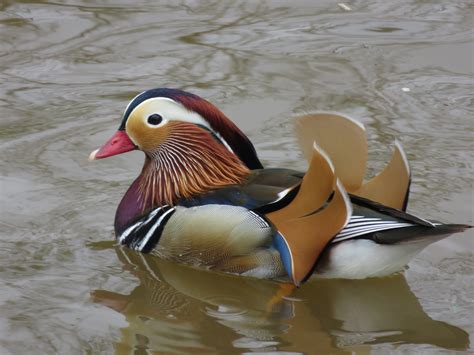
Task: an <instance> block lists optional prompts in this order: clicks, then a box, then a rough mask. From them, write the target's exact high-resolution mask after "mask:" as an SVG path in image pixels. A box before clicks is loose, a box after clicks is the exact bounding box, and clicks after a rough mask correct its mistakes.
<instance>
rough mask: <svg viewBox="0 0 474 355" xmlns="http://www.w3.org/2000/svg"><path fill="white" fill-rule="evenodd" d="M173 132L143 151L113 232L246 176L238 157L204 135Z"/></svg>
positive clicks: (189, 129)
mask: <svg viewBox="0 0 474 355" xmlns="http://www.w3.org/2000/svg"><path fill="white" fill-rule="evenodd" d="M181 128H182V129H176V130H175V131H174V132H172V134H171V135H170V136H169V138H168V139H167V140H166V141H165V142H164V143H163V144H161V145H160V147H159V148H158V149H157V150H156V151H154V152H151V153H150V152H147V153H146V158H145V162H144V164H143V169H142V171H141V173H140V175H139V176H138V177H137V179H136V180H135V181H134V182H133V183H132V185H131V186H130V187H129V189H128V190H127V192H126V193H125V195H124V197H123V198H122V201H121V202H120V204H119V206H118V209H117V213H116V215H115V232H116V234H117V235H119V234H120V233H121V232H122V231H123V230H124V229H125V228H126V227H127V226H128V225H130V224H131V223H132V222H134V221H135V220H137V219H139V218H140V217H141V216H143V215H145V214H147V213H148V212H149V211H150V210H152V209H153V208H156V207H159V206H164V205H169V206H173V205H175V204H176V203H177V202H178V201H179V200H180V199H183V198H189V197H191V196H193V195H197V194H200V193H203V192H206V191H208V190H211V189H214V188H218V187H221V186H225V185H231V184H239V183H241V182H242V181H243V180H244V179H245V178H246V177H247V176H248V174H249V173H250V171H249V169H248V168H247V167H246V166H245V165H244V164H243V163H242V161H240V160H239V158H238V157H237V156H236V155H235V154H233V153H232V152H231V151H230V150H228V149H227V148H226V147H225V146H224V145H223V144H222V143H221V142H219V141H218V140H217V139H216V138H215V137H213V136H212V135H211V134H209V133H208V132H206V131H204V130H202V129H194V128H193V127H181Z"/></svg>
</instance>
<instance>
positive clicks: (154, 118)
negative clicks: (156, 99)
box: [148, 113, 163, 126]
mask: <svg viewBox="0 0 474 355" xmlns="http://www.w3.org/2000/svg"><path fill="white" fill-rule="evenodd" d="M161 121H163V117H161V116H160V115H159V114H157V113H154V114H153V115H150V116H148V123H149V124H151V125H153V126H157V125H159V124H160V123H161Z"/></svg>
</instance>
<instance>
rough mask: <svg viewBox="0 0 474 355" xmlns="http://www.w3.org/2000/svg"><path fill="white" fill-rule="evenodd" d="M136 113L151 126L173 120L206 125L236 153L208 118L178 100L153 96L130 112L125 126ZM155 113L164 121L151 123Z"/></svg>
mask: <svg viewBox="0 0 474 355" xmlns="http://www.w3.org/2000/svg"><path fill="white" fill-rule="evenodd" d="M137 96H139V95H137ZM132 101H133V100H132ZM129 106H130V104H129ZM127 109H128V106H127ZM135 113H138V114H140V115H141V116H142V117H141V119H142V120H143V121H144V123H145V124H146V125H147V126H148V127H150V128H159V127H162V126H164V125H165V124H167V123H168V122H169V121H172V120H175V121H182V122H189V123H194V124H197V125H201V126H204V127H206V128H207V129H209V130H210V131H211V132H212V133H214V134H215V135H216V137H218V139H219V140H220V141H221V143H222V144H223V145H224V146H225V147H226V148H227V149H228V150H229V151H230V152H232V153H234V151H233V150H232V148H231V147H230V145H229V144H228V143H227V142H226V140H225V139H224V138H223V137H222V136H221V135H220V134H219V133H218V132H216V131H214V130H213V129H212V127H211V125H210V124H209V122H208V121H207V120H206V119H204V118H203V117H202V116H201V115H200V114H198V113H197V112H194V111H190V110H188V109H187V108H186V107H184V106H183V105H182V104H181V103H179V102H176V101H174V100H172V99H170V98H167V97H152V98H150V99H148V100H145V101H143V102H142V103H140V104H139V105H137V106H136V107H135V108H134V109H133V110H132V111H131V112H130V114H129V116H128V119H127V123H126V125H125V127H127V126H128V123H129V122H130V117H132V115H134V114H135ZM153 114H159V115H160V116H161V117H162V118H163V121H162V122H161V123H160V124H158V125H152V124H149V123H148V117H149V116H151V115H153Z"/></svg>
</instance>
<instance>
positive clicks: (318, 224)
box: [89, 88, 470, 285]
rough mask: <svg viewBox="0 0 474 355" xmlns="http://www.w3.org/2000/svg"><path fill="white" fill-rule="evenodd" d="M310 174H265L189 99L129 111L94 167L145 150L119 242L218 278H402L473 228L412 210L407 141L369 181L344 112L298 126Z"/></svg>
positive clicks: (222, 124) (252, 155) (242, 138)
mask: <svg viewBox="0 0 474 355" xmlns="http://www.w3.org/2000/svg"><path fill="white" fill-rule="evenodd" d="M296 121H297V129H296V133H297V136H298V140H299V143H300V146H301V149H302V151H303V153H304V155H305V156H306V158H307V160H308V162H309V167H308V170H307V171H306V172H305V173H302V172H299V171H295V170H291V169H283V168H264V167H263V166H262V163H261V162H260V160H259V158H258V156H257V153H256V150H255V148H254V146H253V144H252V143H251V141H250V140H249V139H248V138H247V136H246V135H245V134H244V133H243V132H242V131H241V130H240V129H239V128H238V127H237V126H236V125H235V124H234V123H233V122H232V121H231V120H230V119H229V118H228V117H226V115H225V114H224V113H222V112H221V111H220V110H219V109H218V108H216V107H215V106H214V105H212V104H211V103H210V102H208V101H206V100H204V99H203V98H201V97H199V96H197V95H194V94H191V93H188V92H184V91H181V90H177V89H167V88H159V89H152V90H148V91H145V92H142V93H141V94H139V95H137V96H136V97H135V98H133V99H132V101H131V102H130V103H129V104H128V106H127V107H126V109H125V112H124V114H123V118H122V122H121V124H120V127H119V129H118V131H117V132H116V133H115V134H114V135H113V136H112V137H111V138H110V139H109V140H108V141H107V142H106V143H105V144H104V145H103V146H102V147H101V148H99V149H97V150H95V151H93V152H92V153H91V155H90V157H89V158H90V160H96V159H102V158H106V157H111V156H114V155H117V154H121V153H125V152H128V151H132V150H136V149H139V150H141V151H143V152H144V153H145V162H144V165H143V169H142V171H141V173H140V175H139V176H138V177H137V178H136V180H135V181H134V182H133V183H132V184H131V186H130V187H129V189H128V190H127V192H126V193H125V195H124V196H123V198H122V200H121V202H120V204H119V206H118V209H117V212H116V215H115V233H116V238H117V242H118V243H119V244H122V245H125V246H128V247H129V248H132V249H134V250H137V251H139V252H142V253H149V254H152V255H155V256H158V257H161V258H165V259H168V260H173V261H176V262H179V263H184V264H188V265H192V266H199V267H203V268H206V269H209V270H214V271H220V272H228V273H234V274H239V275H245V276H250V277H256V278H265V279H275V280H282V281H291V282H292V283H294V284H295V285H300V284H301V283H302V282H304V281H305V280H307V279H308V278H309V277H310V276H311V275H313V274H314V275H317V276H319V277H330V278H352V279H360V278H367V277H379V276H385V275H389V274H392V273H395V272H398V271H400V270H402V269H403V268H404V267H405V266H406V264H407V263H408V262H409V261H410V259H411V258H412V257H413V256H415V255H416V254H417V253H418V252H420V251H421V250H422V249H423V248H424V247H426V246H427V245H428V244H430V243H432V242H434V241H437V240H439V239H441V238H444V237H446V236H448V235H451V234H453V233H457V232H461V231H463V230H465V229H466V228H469V227H470V226H468V225H463V224H441V223H438V222H433V221H428V220H426V219H423V218H419V217H416V216H414V215H412V214H408V213H407V212H406V207H407V203H408V197H409V187H410V181H411V178H410V169H409V166H408V163H407V160H406V157H405V154H404V152H403V149H402V147H401V145H400V144H399V143H395V151H394V153H393V156H392V158H391V160H390V162H389V163H388V164H387V166H386V167H385V168H384V169H383V170H382V172H381V173H379V174H378V175H376V176H375V177H374V178H372V179H371V180H369V181H367V182H364V181H363V180H364V175H365V168H366V161H367V141H366V137H365V130H364V127H363V125H362V124H360V123H358V122H356V121H354V120H352V119H350V118H347V117H344V116H342V115H339V114H335V113H319V114H309V115H305V116H302V117H298V118H297V119H296Z"/></svg>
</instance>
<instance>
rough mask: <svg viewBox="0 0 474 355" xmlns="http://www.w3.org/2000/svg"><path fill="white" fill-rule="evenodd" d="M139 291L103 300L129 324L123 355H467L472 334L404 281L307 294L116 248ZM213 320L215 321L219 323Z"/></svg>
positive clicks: (311, 285) (322, 283)
mask: <svg viewBox="0 0 474 355" xmlns="http://www.w3.org/2000/svg"><path fill="white" fill-rule="evenodd" d="M115 250H116V253H117V256H118V258H119V260H120V261H121V262H122V263H123V264H124V268H125V269H126V270H129V271H130V272H131V273H132V274H134V275H135V276H136V277H137V278H138V280H139V285H138V286H136V287H135V289H134V290H133V291H132V292H131V293H130V294H129V295H124V294H120V293H115V292H110V291H106V290H95V291H94V292H92V299H93V301H94V302H97V303H100V304H103V305H106V306H108V307H110V308H112V309H114V310H116V311H118V312H120V313H122V314H123V315H124V316H125V317H126V320H127V322H128V323H129V326H128V327H127V328H125V329H122V330H121V332H122V339H121V341H120V342H119V343H118V344H117V351H118V352H119V353H128V352H133V351H135V350H137V349H143V350H151V351H159V352H160V351H164V352H176V351H185V352H188V351H211V352H214V351H226V350H229V348H231V347H234V348H239V349H241V350H259V351H275V350H279V351H284V350H286V351H301V350H304V351H309V350H312V351H315V352H318V353H320V352H321V353H328V352H330V353H339V352H340V353H345V352H349V351H351V350H355V349H357V350H358V351H362V352H365V351H367V352H370V350H371V346H372V345H375V344H431V345H433V346H437V347H441V348H445V349H458V350H463V349H467V348H468V346H469V336H468V334H467V333H466V332H465V331H464V330H462V329H460V328H458V327H455V326H452V325H450V324H447V323H445V322H442V321H436V320H433V319H431V318H430V317H429V316H428V315H427V314H426V313H425V312H424V311H423V309H422V307H421V305H420V303H419V302H418V300H417V298H416V296H415V295H414V294H413V293H412V292H411V291H410V288H409V286H408V284H407V282H406V280H405V278H404V276H403V275H401V274H399V275H394V276H391V277H386V278H380V279H366V280H323V279H320V280H313V281H311V282H308V283H307V284H306V285H305V287H304V288H301V289H293V287H292V286H289V285H287V284H280V283H276V282H270V281H263V280H256V279H251V278H242V277H234V276H232V275H228V274H219V273H215V272H207V271H203V270H202V269H194V268H191V267H188V266H183V265H179V264H175V263H171V262H168V261H164V260H161V259H159V258H156V257H149V256H147V255H143V254H141V253H136V252H134V251H131V250H128V249H127V248H122V247H120V246H117V247H115ZM212 319H214V321H212Z"/></svg>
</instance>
